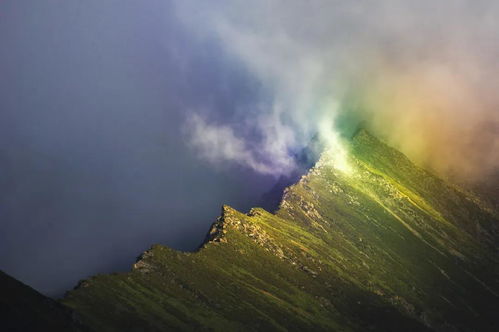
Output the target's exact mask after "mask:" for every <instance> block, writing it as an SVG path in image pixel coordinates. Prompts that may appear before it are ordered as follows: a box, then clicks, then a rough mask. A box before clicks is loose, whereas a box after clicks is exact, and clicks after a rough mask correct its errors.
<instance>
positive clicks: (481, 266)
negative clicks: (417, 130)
mask: <svg viewBox="0 0 499 332" xmlns="http://www.w3.org/2000/svg"><path fill="white" fill-rule="evenodd" d="M347 149H348V154H347V156H348V159H347V166H348V167H341V168H338V167H336V166H335V165H336V162H335V156H334V155H331V154H329V153H328V152H327V151H326V152H324V154H323V155H322V157H321V159H320V160H319V161H318V163H317V164H316V166H315V167H314V168H312V169H311V170H310V172H309V173H308V174H307V175H306V176H304V177H302V179H301V180H300V181H299V182H298V183H297V184H295V185H293V186H291V187H290V188H288V189H287V190H286V191H285V194H284V198H283V201H282V202H281V205H280V208H279V210H278V211H277V212H276V213H275V214H270V213H268V212H266V211H265V210H263V209H259V208H255V209H252V210H251V211H250V212H249V213H248V214H243V213H240V212H238V211H235V210H234V209H232V208H230V207H228V206H224V207H223V208H222V215H221V216H220V218H219V219H218V220H217V221H216V222H215V223H214V224H213V226H212V228H211V230H210V232H209V235H208V237H207V242H206V243H205V244H204V245H203V246H202V248H201V249H200V250H199V251H197V252H193V253H184V252H178V251H175V250H172V249H170V248H167V247H164V246H160V245H155V246H153V247H152V248H151V249H150V250H148V251H147V252H145V253H144V254H142V256H141V257H140V259H139V260H138V261H137V263H136V264H135V265H134V267H133V269H132V271H131V272H129V273H121V274H112V275H98V276H95V277H93V278H91V279H89V280H86V281H83V282H82V283H81V284H80V285H79V286H78V287H77V288H76V289H75V290H73V291H71V292H69V293H68V294H67V296H66V297H65V298H64V300H63V303H64V304H66V305H68V306H69V307H71V308H73V309H74V310H75V311H76V312H78V313H79V314H80V316H81V317H82V320H83V321H84V322H85V324H87V325H88V326H90V327H92V328H94V329H95V330H98V331H165V330H175V331H178V330H216V331H240V330H254V331H256V330H258V331H267V330H276V331H286V330H296V331H298V330H299V331H304V330H314V331H318V330H333V331H369V330H375V331H419V330H438V331H460V330H465V331H494V330H498V329H499V326H498V325H497V317H496V314H497V312H499V278H498V277H499V270H498V267H499V264H498V255H497V253H498V251H497V246H496V242H495V239H497V234H496V233H497V230H498V226H499V219H498V215H497V213H496V212H494V211H493V210H492V209H490V208H489V207H488V206H487V205H486V204H484V203H482V202H481V201H479V200H478V199H477V198H476V197H475V196H473V195H472V194H470V193H467V192H465V191H464V190H462V189H460V188H457V187H455V186H452V185H450V184H448V183H446V182H444V181H442V180H440V179H439V178H437V177H435V176H434V175H432V174H430V173H429V172H427V171H425V170H423V169H421V168H419V167H417V166H415V165H414V164H412V163H411V162H410V161H409V160H408V159H407V158H406V157H405V156H404V155H402V154H401V153H399V152H398V151H396V150H394V149H392V148H390V147H388V146H386V145H385V144H383V143H382V142H380V141H378V140H377V139H376V138H374V137H372V136H371V135H369V134H368V133H367V132H366V131H360V132H359V133H357V134H356V136H355V137H354V138H353V139H352V141H351V142H350V143H349V145H348V147H347Z"/></svg>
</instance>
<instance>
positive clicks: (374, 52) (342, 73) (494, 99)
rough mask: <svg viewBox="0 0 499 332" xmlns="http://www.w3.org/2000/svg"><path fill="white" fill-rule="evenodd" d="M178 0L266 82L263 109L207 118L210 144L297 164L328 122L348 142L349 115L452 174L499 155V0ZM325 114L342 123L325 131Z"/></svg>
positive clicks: (249, 158)
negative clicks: (296, 157)
mask: <svg viewBox="0 0 499 332" xmlns="http://www.w3.org/2000/svg"><path fill="white" fill-rule="evenodd" d="M176 8H177V11H178V15H179V17H182V20H183V22H184V24H185V25H186V26H187V27H188V29H189V30H190V31H191V32H192V33H193V34H194V35H196V36H198V37H200V38H204V39H206V40H211V41H212V42H213V43H217V44H219V45H220V47H221V49H222V50H223V52H224V53H225V54H226V55H227V56H228V57H230V58H231V59H233V60H234V63H233V64H232V65H235V66H239V67H240V68H243V69H244V70H246V71H248V72H249V73H250V74H251V75H252V76H253V77H254V78H255V80H257V81H258V82H259V84H260V85H261V88H262V90H263V91H265V92H266V98H263V100H255V105H254V110H253V111H251V112H247V113H246V114H244V113H243V114H240V113H238V116H235V117H229V118H228V119H225V120H224V121H221V123H217V124H216V125H213V124H212V125H211V126H208V127H207V128H208V129H207V130H208V132H209V135H208V137H205V136H206V133H204V132H203V130H195V131H193V136H194V138H193V142H195V145H197V146H198V147H199V148H200V150H201V149H206V150H209V151H214V150H220V151H219V152H213V155H218V156H219V157H223V158H221V159H223V160H228V161H229V160H230V161H234V162H236V163H239V164H241V165H243V164H244V165H247V166H249V167H251V168H253V169H254V170H255V171H258V172H263V173H279V172H286V171H288V170H289V169H290V168H292V165H291V164H292V161H291V159H292V158H291V159H290V157H288V156H289V155H290V153H291V154H292V152H293V151H297V150H299V149H300V148H303V147H305V146H306V145H307V144H308V143H309V142H310V140H311V139H312V137H314V136H315V135H317V134H318V133H322V135H319V137H325V136H327V137H330V138H331V137H334V138H335V139H334V140H333V141H332V140H331V139H330V138H329V141H328V142H326V143H328V144H333V145H337V143H338V137H340V133H342V132H344V131H345V128H344V126H345V121H342V119H345V118H346V119H349V121H350V122H351V123H350V125H354V124H355V123H360V122H364V123H366V125H367V126H368V127H369V128H371V130H372V131H374V132H375V133H376V134H378V135H380V136H382V137H383V138H384V139H386V140H388V142H389V143H390V144H392V145H395V146H396V147H398V148H400V149H401V150H402V151H403V152H405V153H406V154H408V155H409V157H411V158H412V159H414V160H415V161H417V162H419V163H421V164H424V165H426V166H429V167H431V168H433V169H435V170H436V171H438V172H440V173H441V174H443V175H448V176H455V177H458V178H461V179H467V180H476V179H480V178H483V177H485V176H487V174H489V173H490V172H492V171H493V170H495V169H497V167H498V166H499V152H498V151H499V149H498V148H499V112H498V108H499V94H497V91H498V90H499V80H498V79H497V77H499V75H498V74H499V67H498V66H499V63H498V62H497V58H498V55H499V42H497V40H499V23H497V22H499V4H497V3H495V2H493V1H473V2H470V1H450V0H448V1H439V2H435V1H429V0H422V1H417V2H415V1H385V2H383V3H380V2H371V1H314V2H303V1H277V0H276V1H263V0H257V1H252V2H251V4H249V3H248V2H245V1H220V2H217V5H213V4H210V5H209V6H208V5H204V6H203V5H201V6H200V5H199V4H198V3H195V2H191V1H182V2H180V1H179V2H178V3H177V6H176ZM215 111H216V110H215ZM196 121H198V122H199V120H194V122H196ZM324 123H327V124H328V123H330V124H331V125H330V126H329V125H328V129H329V130H331V131H332V132H333V133H332V134H330V135H324V132H325V131H327V130H328V129H325V125H324ZM199 127H203V126H199ZM199 127H196V128H197V129H199ZM329 127H330V128H329ZM217 128H218V129H217ZM231 128H232V129H231ZM241 128H243V129H241ZM236 131H237V135H235V133H236ZM254 132H257V133H258V135H252V134H248V133H254ZM215 134H216V135H218V136H221V137H223V138H224V139H225V138H226V139H227V140H230V139H232V140H235V141H234V145H235V147H232V146H231V144H232V143H227V142H225V141H224V142H221V140H220V139H218V138H217V139H214V138H213V137H215V136H216V135H215ZM203 135H204V136H203ZM196 136H197V137H196ZM218 136H217V137H218ZM205 157H206V156H205ZM208 158H210V157H209V156H208ZM211 159H213V158H211ZM290 165H291V166H290Z"/></svg>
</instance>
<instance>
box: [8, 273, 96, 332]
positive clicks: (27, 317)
mask: <svg viewBox="0 0 499 332" xmlns="http://www.w3.org/2000/svg"><path fill="white" fill-rule="evenodd" d="M0 294H1V296H0V330H2V331H19V332H25V331H40V332H45V331H88V330H87V329H85V328H84V327H83V326H82V325H81V324H80V323H79V322H78V321H77V319H76V317H75V315H74V313H73V312H72V310H70V309H69V308H67V307H65V306H63V305H61V304H60V303H57V302H56V301H54V300H52V299H50V298H48V297H46V296H43V295H42V294H40V293H38V292H37V291H35V290H34V289H33V288H31V287H29V286H27V285H25V284H23V283H22V282H20V281H18V280H16V279H14V278H12V277H10V276H9V275H7V274H5V273H3V272H1V271H0Z"/></svg>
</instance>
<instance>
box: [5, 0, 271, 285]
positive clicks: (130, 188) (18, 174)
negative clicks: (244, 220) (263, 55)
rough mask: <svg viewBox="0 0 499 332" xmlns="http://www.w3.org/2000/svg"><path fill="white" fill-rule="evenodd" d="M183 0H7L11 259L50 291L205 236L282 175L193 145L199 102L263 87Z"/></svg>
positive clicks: (19, 271)
mask: <svg viewBox="0 0 499 332" xmlns="http://www.w3.org/2000/svg"><path fill="white" fill-rule="evenodd" d="M172 13H173V12H172V10H171V8H169V2H168V1H164V0H158V1H147V2H144V1H134V0H106V1H102V0H91V1H90V0H86V1H63V0H58V1H56V0H47V1H38V0H24V1H15V0H10V1H5V0H4V1H1V2H0V229H1V230H0V269H2V270H4V271H6V272H7V273H9V274H11V275H13V276H14V277H16V278H19V279H20V280H22V281H23V282H25V283H27V284H29V285H31V286H33V287H35V288H36V289H38V290H40V291H41V292H43V293H46V294H49V295H60V294H61V292H62V291H64V290H66V289H68V288H71V287H72V286H74V285H75V284H76V282H77V281H78V280H79V279H81V278H84V277H88V276H90V275H92V274H95V273H98V272H111V271H120V270H126V269H128V268H129V266H130V264H131V263H132V262H133V261H134V258H135V257H136V256H137V255H138V254H139V253H140V252H141V251H143V250H145V249H147V248H148V247H149V246H150V245H151V244H153V243H162V244H166V245H169V246H172V247H174V248H178V249H184V250H187V249H192V248H194V247H195V246H197V245H198V244H199V243H200V242H201V241H202V239H203V237H204V235H205V233H206V231H207V229H208V227H209V225H210V223H211V222H212V221H214V218H216V216H217V215H218V213H219V209H220V205H221V204H222V203H228V204H231V205H233V206H235V207H237V208H240V209H246V208H248V207H250V206H252V205H254V204H256V203H257V202H258V201H259V199H260V196H261V195H262V193H264V192H265V191H267V190H268V189H269V188H270V187H271V186H272V178H269V177H265V176H261V175H260V176H258V175H255V174H254V173H250V172H249V171H247V170H244V169H240V168H234V167H230V166H227V167H222V168H213V167H209V166H207V165H205V164H204V162H203V161H202V160H201V159H199V158H197V157H196V156H195V155H194V152H193V150H192V149H189V148H188V146H187V145H186V139H185V133H184V132H183V129H182V128H183V124H184V120H185V119H184V117H185V114H186V112H188V111H189V110H190V109H197V110H199V108H205V109H206V110H217V112H218V113H217V114H215V115H212V117H213V116H215V117H216V116H219V117H223V116H225V115H226V114H229V113H230V112H231V111H232V110H233V108H234V103H237V104H238V105H244V103H246V102H250V101H251V100H255V98H259V97H258V96H259V94H260V93H259V87H258V85H257V84H256V83H255V82H254V81H252V80H251V79H250V78H249V77H248V76H246V74H245V73H244V72H241V71H237V70H234V69H231V68H236V67H237V66H231V65H230V61H229V60H228V59H226V58H224V57H223V55H222V52H220V50H219V49H218V46H217V44H216V43H213V42H207V41H201V40H196V39H195V38H194V37H193V36H192V35H190V34H188V33H186V32H185V31H184V30H183V28H182V24H180V23H179V22H178V21H177V20H176V18H175V15H173V14H172Z"/></svg>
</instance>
